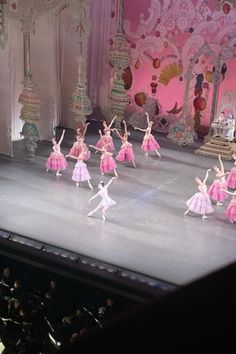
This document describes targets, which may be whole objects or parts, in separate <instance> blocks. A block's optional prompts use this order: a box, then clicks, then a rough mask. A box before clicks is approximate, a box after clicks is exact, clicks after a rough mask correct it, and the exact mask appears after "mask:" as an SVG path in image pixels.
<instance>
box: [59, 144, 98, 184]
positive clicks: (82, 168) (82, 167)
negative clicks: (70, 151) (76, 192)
mask: <svg viewBox="0 0 236 354" xmlns="http://www.w3.org/2000/svg"><path fill="white" fill-rule="evenodd" d="M84 154H85V152H84V151H82V152H81V153H80V154H79V156H78V157H75V156H73V155H66V157H70V158H72V159H75V160H77V162H76V164H75V168H74V171H73V174H72V180H73V181H75V182H76V187H79V183H80V182H84V181H87V182H88V185H89V188H90V189H93V186H92V184H91V182H90V179H91V176H90V173H89V171H88V169H87V165H86V163H84V161H83V160H84Z"/></svg>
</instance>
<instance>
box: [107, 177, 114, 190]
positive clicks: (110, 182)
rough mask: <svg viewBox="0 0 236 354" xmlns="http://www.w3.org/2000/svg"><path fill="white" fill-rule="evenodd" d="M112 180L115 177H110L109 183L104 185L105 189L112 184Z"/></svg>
mask: <svg viewBox="0 0 236 354" xmlns="http://www.w3.org/2000/svg"><path fill="white" fill-rule="evenodd" d="M114 179H117V177H112V178H111V179H110V181H109V182H108V183H107V184H106V185H105V187H107V188H108V187H109V186H110V185H111V184H112V182H113V181H114Z"/></svg>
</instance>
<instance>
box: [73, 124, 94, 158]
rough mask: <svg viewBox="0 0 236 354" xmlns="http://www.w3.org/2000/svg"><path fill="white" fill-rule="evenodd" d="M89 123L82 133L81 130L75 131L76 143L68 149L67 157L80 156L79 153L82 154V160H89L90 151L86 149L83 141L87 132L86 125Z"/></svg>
mask: <svg viewBox="0 0 236 354" xmlns="http://www.w3.org/2000/svg"><path fill="white" fill-rule="evenodd" d="M89 124H90V123H87V124H86V125H85V127H84V129H83V131H81V129H77V136H76V142H75V143H74V144H73V146H72V148H71V149H70V152H69V155H72V156H74V157H78V156H79V155H80V153H81V152H82V150H83V152H84V160H85V161H87V160H89V159H90V151H89V149H88V147H87V145H86V144H85V142H84V140H85V135H86V133H87V130H88V125H89Z"/></svg>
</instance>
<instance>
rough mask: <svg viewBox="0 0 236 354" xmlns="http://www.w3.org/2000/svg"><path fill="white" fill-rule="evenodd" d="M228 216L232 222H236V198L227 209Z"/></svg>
mask: <svg viewBox="0 0 236 354" xmlns="http://www.w3.org/2000/svg"><path fill="white" fill-rule="evenodd" d="M227 216H228V218H229V219H230V220H232V221H236V198H233V199H232V200H231V202H230V203H229V205H228V207H227Z"/></svg>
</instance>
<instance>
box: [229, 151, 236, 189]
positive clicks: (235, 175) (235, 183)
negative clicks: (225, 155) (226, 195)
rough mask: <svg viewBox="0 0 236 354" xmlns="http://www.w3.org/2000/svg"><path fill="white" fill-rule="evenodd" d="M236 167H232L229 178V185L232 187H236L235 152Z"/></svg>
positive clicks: (235, 155)
mask: <svg viewBox="0 0 236 354" xmlns="http://www.w3.org/2000/svg"><path fill="white" fill-rule="evenodd" d="M232 157H233V159H234V167H232V168H231V171H230V173H229V176H228V178H227V186H228V188H231V189H236V154H233V156H232Z"/></svg>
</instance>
